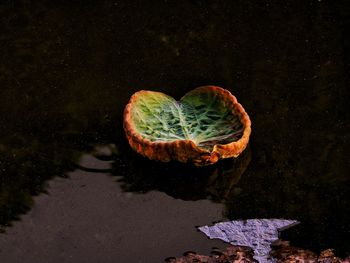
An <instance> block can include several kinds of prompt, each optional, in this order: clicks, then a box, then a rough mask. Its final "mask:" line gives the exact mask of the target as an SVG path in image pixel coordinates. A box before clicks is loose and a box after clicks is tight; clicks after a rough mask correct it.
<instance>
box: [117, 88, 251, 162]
mask: <svg viewBox="0 0 350 263" xmlns="http://www.w3.org/2000/svg"><path fill="white" fill-rule="evenodd" d="M124 128H125V130H126V133H127V136H131V137H133V138H130V137H129V138H128V139H129V142H130V144H131V146H132V147H133V148H134V149H135V150H136V151H138V152H140V153H141V154H144V155H146V156H148V157H149V158H151V159H158V160H164V161H168V159H169V158H170V159H178V160H180V161H188V160H190V161H196V159H198V158H199V159H201V156H204V157H205V158H204V159H208V158H210V155H208V153H211V152H215V146H216V145H228V144H230V143H232V142H236V141H238V140H240V139H241V138H242V137H243V134H244V131H245V129H246V130H247V131H246V134H245V137H244V142H243V141H242V142H243V144H242V143H240V144H242V145H239V146H240V147H237V146H238V145H234V146H235V147H233V148H235V149H234V150H236V152H232V151H231V153H230V150H232V149H233V148H232V147H231V148H229V149H228V150H229V151H228V154H227V156H225V153H222V152H220V151H216V153H215V154H214V158H212V159H213V160H212V161H211V163H213V162H216V161H217V160H218V159H219V158H227V157H232V156H237V155H238V154H239V153H240V152H241V151H242V150H244V148H245V146H246V144H247V143H248V138H249V134H250V120H249V117H248V115H247V114H246V113H245V111H244V109H243V108H242V106H241V105H240V104H239V103H237V100H236V98H235V97H234V96H232V94H231V93H229V92H228V91H227V90H224V89H222V88H219V87H213V86H207V87H201V88H197V89H195V90H193V91H191V92H189V93H187V94H186V95H185V96H184V97H183V98H182V99H181V100H180V101H176V100H175V99H173V98H172V97H170V96H168V95H166V94H163V93H160V92H153V91H140V92H137V93H135V94H134V95H133V97H132V98H131V100H130V102H129V104H128V105H127V107H126V110H125V115H124ZM131 140H132V142H131ZM135 141H136V142H137V143H138V144H137V145H135V143H134V142H135ZM178 141H185V142H187V143H188V144H190V146H189V147H187V148H188V149H187V152H188V153H189V155H190V156H188V158H186V157H185V156H183V153H182V152H181V150H180V151H179V152H176V147H178V146H179V145H175V144H173V145H172V147H171V148H172V149H170V148H169V149H168V150H173V151H172V155H173V156H170V157H169V156H167V157H165V158H162V157H161V156H159V155H157V154H155V153H154V152H153V151H148V150H147V149H146V150H144V149H143V150H141V149H139V148H138V147H139V144H140V143H141V144H142V146H141V147H154V150H156V149H155V148H156V146H159V144H158V145H157V143H161V144H163V143H173V142H178ZM152 143H153V145H152ZM146 144H147V145H146ZM162 146H163V145H162ZM187 146H188V145H187ZM183 147H184V146H183ZM158 148H160V147H158ZM238 148H239V149H238ZM237 149H238V151H237ZM167 152H168V155H170V154H169V151H167ZM194 152H197V153H198V154H199V156H196V154H194ZM179 154H180V156H179ZM204 159H203V161H204ZM214 159H215V160H214Z"/></svg>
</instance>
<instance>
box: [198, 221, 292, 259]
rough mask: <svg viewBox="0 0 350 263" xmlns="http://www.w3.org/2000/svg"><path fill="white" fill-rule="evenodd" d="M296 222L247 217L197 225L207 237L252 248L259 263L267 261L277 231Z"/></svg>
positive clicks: (276, 237)
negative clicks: (212, 224) (201, 225)
mask: <svg viewBox="0 0 350 263" xmlns="http://www.w3.org/2000/svg"><path fill="white" fill-rule="evenodd" d="M296 224H298V221H296V220H284V219H248V220H237V221H230V222H222V223H217V224H215V225H214V226H203V227H199V230H200V231H202V232H203V233H204V234H206V235H207V236H208V237H209V238H218V239H221V240H223V241H225V242H228V243H230V244H232V245H236V246H247V247H251V248H252V249H253V250H254V253H255V256H254V258H255V259H257V260H258V261H259V262H260V263H262V262H269V261H268V256H269V253H270V251H271V244H272V243H273V242H274V241H276V240H278V234H279V231H281V230H283V229H286V228H288V227H291V226H294V225H296Z"/></svg>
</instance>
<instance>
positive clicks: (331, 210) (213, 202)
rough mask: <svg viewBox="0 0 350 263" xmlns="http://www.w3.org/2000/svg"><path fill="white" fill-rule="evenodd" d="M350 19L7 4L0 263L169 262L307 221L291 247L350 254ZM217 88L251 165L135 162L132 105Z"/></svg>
mask: <svg viewBox="0 0 350 263" xmlns="http://www.w3.org/2000/svg"><path fill="white" fill-rule="evenodd" d="M348 16H349V8H347V7H346V5H344V4H341V3H340V2H339V3H338V4H335V3H333V4H331V3H326V2H325V1H284V3H283V4H278V5H277V4H273V3H270V2H268V1H255V2H254V1H253V2H252V1H249V3H248V1H233V2H232V3H231V2H229V1H226V2H224V3H216V2H215V3H214V2H213V3H204V2H202V1H193V2H191V3H177V2H170V1H164V2H162V3H158V4H152V3H147V4H146V3H143V4H141V3H133V4H131V3H128V4H127V3H126V2H124V3H120V2H114V1H84V2H81V3H79V1H75V2H72V3H70V4H67V3H66V4H63V3H60V4H59V3H54V2H50V3H45V4H44V3H41V1H37V2H36V3H32V2H30V1H18V2H14V1H3V2H1V3H0V17H1V18H0V19H1V23H0V32H1V34H0V44H1V56H0V61H1V63H0V84H1V85H0V86H1V89H0V124H1V129H0V134H1V136H0V169H1V170H0V224H1V226H2V227H1V230H2V232H4V233H3V234H0V258H1V259H3V260H4V262H23V260H22V261H21V259H23V258H27V261H26V262H78V261H79V259H80V260H81V261H80V262H97V261H100V262H162V261H163V259H164V258H165V257H167V256H180V255H181V254H182V253H183V252H184V251H186V250H196V251H198V252H202V253H207V252H209V250H210V248H211V247H212V246H223V244H222V243H221V242H219V241H210V240H207V239H206V238H205V237H204V236H203V235H202V234H200V233H198V232H197V231H196V229H195V226H199V225H205V224H211V223H212V222H214V221H220V220H228V219H246V218H288V219H296V220H299V221H300V222H301V224H300V225H298V226H297V227H294V228H292V229H289V230H287V231H285V232H284V233H283V234H282V238H284V239H287V240H290V241H291V242H292V244H294V245H296V246H301V247H303V248H307V249H312V250H314V251H316V252H317V251H320V250H322V249H325V248H334V249H336V253H337V254H339V255H345V254H349V250H350V245H349V243H350V242H349V237H350V226H349V222H350V211H349V210H350V198H349V190H348V189H349V185H350V184H349V176H348V171H349V161H348V159H349V121H348V120H349V116H348V113H347V111H346V109H347V99H348V95H349V91H348V90H349V89H348V88H347V86H348V82H347V80H348V79H347V72H348V71H349V60H348V59H349V53H348V51H347V48H348V47H349V40H348V39H347V38H346V32H345V28H346V26H347V25H349V19H348ZM208 84H214V85H217V86H221V87H224V88H227V89H229V90H230V91H231V92H232V93H233V94H234V95H235V96H236V97H237V98H238V100H239V101H240V103H242V105H243V106H244V107H245V109H246V111H247V112H248V114H249V115H250V117H251V120H252V135H251V141H250V145H249V147H248V149H247V150H246V151H245V152H244V153H243V154H242V156H240V157H239V158H238V159H236V160H226V161H223V162H220V163H219V164H217V165H214V166H211V167H206V168H196V167H192V166H191V165H184V164H178V163H168V164H162V163H157V162H152V161H148V160H146V159H144V158H143V157H141V156H138V155H137V154H135V153H134V152H132V150H131V149H130V148H129V146H128V145H127V142H126V140H125V136H124V133H123V129H122V112H123V107H124V106H125V105H126V103H127V101H128V99H129V98H130V96H131V95H132V94H133V93H134V92H136V91H138V90H140V89H150V90H156V91H162V92H166V93H168V94H169V95H171V96H173V97H175V98H180V97H181V96H182V95H183V94H185V93H186V92H187V91H189V90H191V89H193V88H195V87H198V86H202V85H208ZM1 262H3V261H1Z"/></svg>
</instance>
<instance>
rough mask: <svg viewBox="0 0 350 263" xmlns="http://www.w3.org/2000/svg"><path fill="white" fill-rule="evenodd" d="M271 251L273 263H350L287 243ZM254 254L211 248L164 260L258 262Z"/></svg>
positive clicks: (232, 248)
mask: <svg viewBox="0 0 350 263" xmlns="http://www.w3.org/2000/svg"><path fill="white" fill-rule="evenodd" d="M272 247H273V250H272V251H271V253H270V255H271V256H272V257H273V259H271V262H275V263H287V262H288V263H299V262H300V263H303V262H307V263H350V255H349V256H348V257H347V258H345V259H341V258H339V257H336V256H335V254H334V252H333V250H332V249H327V250H324V251H322V252H321V254H320V255H319V256H318V255H317V254H316V253H314V252H312V251H310V250H306V249H301V248H297V247H293V246H290V244H289V242H288V241H281V240H278V241H277V242H276V243H275V244H273V245H272ZM253 256H254V252H253V250H252V249H251V248H249V247H242V246H233V245H230V246H228V247H227V248H226V251H222V250H220V249H217V248H213V251H212V252H211V255H210V256H205V255H199V254H197V253H196V252H194V251H188V252H185V253H184V255H183V257H181V258H175V257H169V258H167V259H165V262H167V263H250V262H258V261H257V260H256V259H254V258H253Z"/></svg>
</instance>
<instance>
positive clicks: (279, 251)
mask: <svg viewBox="0 0 350 263" xmlns="http://www.w3.org/2000/svg"><path fill="white" fill-rule="evenodd" d="M272 246H273V250H272V251H271V253H270V255H271V256H272V257H274V258H275V259H276V260H277V261H276V263H282V262H290V263H293V262H295V263H296V262H309V263H312V262H315V263H316V262H317V263H350V255H349V256H348V257H347V258H345V259H341V258H339V257H336V256H335V254H334V252H333V250H332V249H327V250H324V251H322V252H321V253H320V255H319V256H318V255H317V254H316V253H314V252H312V251H310V250H306V249H302V248H297V247H293V246H290V244H289V242H288V241H281V240H278V241H277V242H276V243H275V244H273V245H272Z"/></svg>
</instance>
